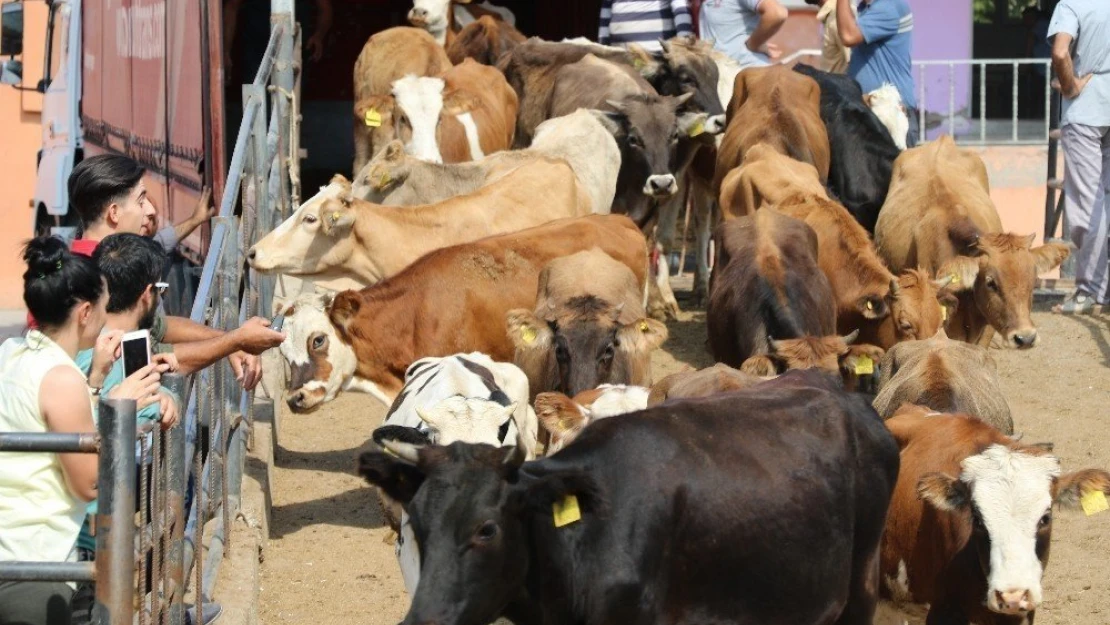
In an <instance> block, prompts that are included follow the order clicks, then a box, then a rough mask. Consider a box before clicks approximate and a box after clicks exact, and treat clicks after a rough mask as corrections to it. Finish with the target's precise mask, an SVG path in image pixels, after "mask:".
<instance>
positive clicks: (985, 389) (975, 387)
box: [873, 330, 1014, 436]
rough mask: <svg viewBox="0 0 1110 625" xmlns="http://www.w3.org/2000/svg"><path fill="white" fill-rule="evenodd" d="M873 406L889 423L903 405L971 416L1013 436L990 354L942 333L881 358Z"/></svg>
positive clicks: (1007, 406)
mask: <svg viewBox="0 0 1110 625" xmlns="http://www.w3.org/2000/svg"><path fill="white" fill-rule="evenodd" d="M881 371H882V373H881V377H880V380H879V393H878V395H877V396H876V397H875V401H874V404H873V405H874V406H875V410H876V411H877V412H878V413H879V416H880V417H882V418H884V419H889V418H891V417H892V416H894V413H895V412H896V411H897V410H898V408H900V407H901V406H902V404H906V403H909V404H919V405H922V406H926V407H928V408H929V409H930V410H935V411H938V412H960V413H967V414H970V415H974V416H976V417H978V418H979V419H982V420H983V421H985V422H987V423H988V424H990V425H991V426H992V427H994V428H995V429H997V430H998V431H999V432H1002V433H1003V434H1006V435H1007V436H1009V435H1012V434H1013V433H1014V419H1013V417H1012V416H1011V415H1010V406H1009V405H1008V404H1007V403H1006V397H1005V395H1003V394H1002V388H1001V386H999V383H998V370H997V369H996V367H995V364H994V359H993V358H991V355H990V353H989V352H988V351H987V350H986V349H985V348H983V347H979V346H978V345H969V344H967V343H964V342H961V341H953V340H951V339H949V338H948V337H947V336H945V334H944V330H938V331H937V333H936V334H935V335H933V336H931V337H929V338H927V339H923V340H919V341H907V342H905V343H899V344H898V345H895V346H894V347H892V348H890V349H889V350H887V352H886V355H885V356H884V357H883V362H882V367H881Z"/></svg>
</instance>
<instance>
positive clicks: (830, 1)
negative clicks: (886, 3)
mask: <svg viewBox="0 0 1110 625" xmlns="http://www.w3.org/2000/svg"><path fill="white" fill-rule="evenodd" d="M806 4H808V5H811V6H817V7H821V8H820V9H818V10H817V21H818V22H821V24H822V25H823V29H824V32H823V33H822V35H821V69H823V70H825V71H826V72H831V73H833V74H846V73H847V72H848V61H850V60H851V58H852V49H851V48H849V47H848V46H846V45H844V42H843V41H841V40H840V31H839V30H837V28H836V0H806ZM855 10H856V8H855V7H852V11H853V12H854V11H855Z"/></svg>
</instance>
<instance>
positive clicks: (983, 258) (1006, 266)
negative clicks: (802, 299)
mask: <svg viewBox="0 0 1110 625" xmlns="http://www.w3.org/2000/svg"><path fill="white" fill-rule="evenodd" d="M1034 238H1035V237H1034V235H1029V236H1021V235H1016V234H1009V233H1004V232H1003V231H1002V221H1001V219H1000V218H999V216H998V211H997V210H996V209H995V207H994V203H993V202H992V201H991V198H990V186H989V184H988V182H987V170H986V166H985V165H983V161H982V159H980V158H979V156H978V155H976V154H975V153H974V152H972V151H970V150H963V149H960V148H958V147H956V144H955V143H954V142H953V141H952V139H951V138H950V137H941V138H940V139H938V140H936V141H932V142H930V143H926V144H924V145H921V146H918V147H916V148H913V149H910V150H906V151H905V152H902V154H901V155H900V156H899V157H898V160H896V161H895V163H894V175H893V178H892V180H891V185H890V193H889V194H888V195H887V199H886V203H885V204H883V209H882V211H881V212H880V213H879V220H878V222H877V223H876V225H875V246H876V248H877V249H878V252H879V254H880V255H881V256H882V257H883V259H884V260H886V262H887V264H888V265H889V266H890V267H891V269H893V270H895V271H900V270H902V269H907V268H914V267H921V268H923V269H925V270H926V271H928V272H929V273H930V274H933V275H935V276H937V277H943V276H951V277H952V281H951V282H952V283H951V285H950V288H951V289H952V290H954V291H957V292H958V293H959V307H958V309H957V311H956V313H955V316H954V317H953V319H952V321H951V322H950V323H949V324H948V335H949V336H951V337H952V338H954V339H957V340H961V341H967V342H969V343H979V344H980V345H987V344H989V343H990V340H991V338H992V337H993V335H994V331H995V330H997V331H998V332H1000V333H1001V334H1002V336H1003V337H1004V339H1005V341H1004V343H1005V345H1006V346H1008V347H1016V348H1019V349H1025V348H1030V347H1033V345H1034V344H1035V343H1036V341H1037V329H1036V328H1035V327H1034V326H1033V320H1032V319H1031V318H1030V316H1029V312H1030V309H1031V308H1032V305H1033V284H1034V281H1035V279H1036V275H1037V274H1038V273H1043V272H1045V271H1049V270H1051V269H1053V268H1054V267H1057V266H1059V265H1060V263H1062V262H1063V261H1064V259H1065V258H1067V257H1068V254H1069V253H1070V249H1069V247H1068V246H1067V245H1065V244H1062V243H1048V244H1046V245H1042V246H1040V247H1035V248H1034V247H1032V244H1033V240H1034Z"/></svg>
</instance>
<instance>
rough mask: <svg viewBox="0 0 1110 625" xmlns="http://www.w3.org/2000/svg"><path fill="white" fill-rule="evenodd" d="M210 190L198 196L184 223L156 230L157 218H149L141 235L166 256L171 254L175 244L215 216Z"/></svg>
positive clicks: (207, 189)
mask: <svg viewBox="0 0 1110 625" xmlns="http://www.w3.org/2000/svg"><path fill="white" fill-rule="evenodd" d="M211 199H212V189H209V188H208V187H205V188H204V191H202V192H201V194H200V199H199V200H197V205H196V207H195V208H193V214H192V215H189V216H188V217H187V218H185V220H184V221H182V222H180V223H176V224H170V225H168V226H166V227H164V228H158V218H157V217H156V216H151V218H150V219H149V220H148V221H146V222H144V223H143V227H142V230H141V232H140V233H141V234H142V235H143V236H144V237H151V238H152V239H154V241H155V242H156V243H158V245H161V246H162V249H163V250H165V251H166V253H167V254H172V253H173V252H174V251H175V250H176V249H177V244H178V243H181V242H182V241H184V240H185V239H187V238H189V235H190V234H193V232H194V231H195V230H196V229H197V228H199V227H201V226H203V225H204V224H206V223H208V221H209V220H210V219H212V218H213V217H215V216H216V206H215V205H214V204H212V202H211Z"/></svg>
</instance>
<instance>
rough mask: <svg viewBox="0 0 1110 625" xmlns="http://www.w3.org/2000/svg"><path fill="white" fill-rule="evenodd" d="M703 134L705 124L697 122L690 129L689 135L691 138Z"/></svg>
mask: <svg viewBox="0 0 1110 625" xmlns="http://www.w3.org/2000/svg"><path fill="white" fill-rule="evenodd" d="M703 132H705V122H703V121H701V120H698V123H696V124H694V127H693V128H691V129H690V132H689V135H690V136H691V137H696V136H698V135H700V134H702V133H703Z"/></svg>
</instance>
